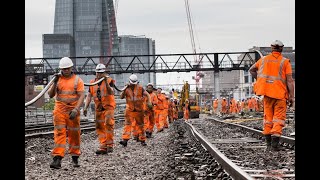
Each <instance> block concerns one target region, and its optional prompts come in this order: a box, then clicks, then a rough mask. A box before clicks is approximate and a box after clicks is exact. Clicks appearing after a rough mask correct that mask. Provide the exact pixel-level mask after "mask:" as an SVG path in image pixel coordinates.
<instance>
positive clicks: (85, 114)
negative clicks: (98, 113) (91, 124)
mask: <svg viewBox="0 0 320 180" xmlns="http://www.w3.org/2000/svg"><path fill="white" fill-rule="evenodd" d="M87 112H88V110H87V108H85V109H83V115H84V116H87Z"/></svg>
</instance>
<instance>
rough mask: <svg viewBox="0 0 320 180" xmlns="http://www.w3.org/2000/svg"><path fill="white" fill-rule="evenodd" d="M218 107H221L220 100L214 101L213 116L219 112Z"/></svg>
mask: <svg viewBox="0 0 320 180" xmlns="http://www.w3.org/2000/svg"><path fill="white" fill-rule="evenodd" d="M218 105H219V101H218V98H216V99H215V100H214V101H213V106H212V107H213V114H217V113H218V112H217V110H218Z"/></svg>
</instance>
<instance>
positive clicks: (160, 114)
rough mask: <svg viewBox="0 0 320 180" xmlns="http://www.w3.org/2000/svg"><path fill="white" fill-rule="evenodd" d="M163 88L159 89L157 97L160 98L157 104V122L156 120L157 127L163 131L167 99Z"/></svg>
mask: <svg viewBox="0 0 320 180" xmlns="http://www.w3.org/2000/svg"><path fill="white" fill-rule="evenodd" d="M161 91H162V89H161V88H158V89H157V94H156V95H157V99H158V104H157V105H156V106H155V108H154V109H155V118H154V119H155V122H156V127H157V132H162V131H163V128H164V127H163V125H164V124H163V123H164V120H163V119H164V113H163V111H164V105H163V104H164V101H165V99H166V97H165V95H164V94H162V93H161Z"/></svg>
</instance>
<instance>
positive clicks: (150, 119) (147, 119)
mask: <svg viewBox="0 0 320 180" xmlns="http://www.w3.org/2000/svg"><path fill="white" fill-rule="evenodd" d="M153 91H154V88H153V84H152V83H148V84H147V92H148V93H149V95H150V98H151V103H152V108H151V109H150V108H148V106H147V102H148V99H147V98H145V116H144V123H145V124H144V128H145V131H146V137H147V138H151V136H152V133H153V128H154V124H155V117H154V116H155V112H154V111H155V110H154V107H155V106H156V105H157V104H158V98H157V95H156V94H155V93H154V92H153Z"/></svg>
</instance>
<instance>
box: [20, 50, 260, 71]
mask: <svg viewBox="0 0 320 180" xmlns="http://www.w3.org/2000/svg"><path fill="white" fill-rule="evenodd" d="M70 58H71V59H72V60H73V61H74V64H75V66H74V71H75V72H76V73H77V74H95V71H94V70H95V67H96V65H97V64H98V63H103V64H105V65H106V67H107V69H108V70H109V71H110V72H109V73H110V74H121V73H147V72H155V73H166V72H190V71H213V70H215V71H229V70H248V69H249V68H250V66H251V65H252V64H253V63H255V62H256V61H257V60H258V59H259V58H260V55H259V53H257V52H229V53H197V54H157V55H126V56H88V57H70ZM60 59H61V57H55V58H26V59H25V74H26V75H33V74H37V73H42V74H49V75H51V74H54V73H56V72H58V71H59V68H58V64H59V60H60Z"/></svg>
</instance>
